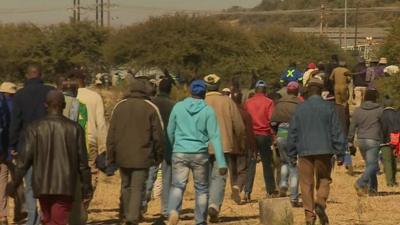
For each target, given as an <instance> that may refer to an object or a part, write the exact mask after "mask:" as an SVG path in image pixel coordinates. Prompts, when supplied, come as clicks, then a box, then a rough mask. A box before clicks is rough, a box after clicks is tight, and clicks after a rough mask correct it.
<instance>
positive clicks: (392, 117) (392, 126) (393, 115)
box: [380, 107, 400, 144]
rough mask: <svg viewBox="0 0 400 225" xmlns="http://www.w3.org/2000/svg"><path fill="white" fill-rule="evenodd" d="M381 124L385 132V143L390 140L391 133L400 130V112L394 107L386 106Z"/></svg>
mask: <svg viewBox="0 0 400 225" xmlns="http://www.w3.org/2000/svg"><path fill="white" fill-rule="evenodd" d="M380 122H381V126H382V132H383V143H384V144H386V143H389V142H390V133H395V132H399V131H400V112H399V111H397V110H395V109H394V108H390V107H388V108H385V109H384V110H383V113H382V117H381V121H380Z"/></svg>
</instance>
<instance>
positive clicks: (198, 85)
mask: <svg viewBox="0 0 400 225" xmlns="http://www.w3.org/2000/svg"><path fill="white" fill-rule="evenodd" d="M190 93H191V94H192V95H195V96H199V95H203V94H204V93H206V83H205V82H204V81H203V80H194V81H193V82H192V83H191V84H190Z"/></svg>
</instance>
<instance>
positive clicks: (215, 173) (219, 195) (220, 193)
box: [208, 157, 229, 212]
mask: <svg viewBox="0 0 400 225" xmlns="http://www.w3.org/2000/svg"><path fill="white" fill-rule="evenodd" d="M225 159H226V157H225ZM226 162H227V163H229V160H226ZM210 165H211V169H210V199H209V201H208V206H209V207H213V208H214V209H216V210H217V211H218V212H219V210H220V208H221V206H222V202H223V201H224V197H225V186H226V178H227V174H225V175H224V176H222V175H221V174H219V167H218V164H217V161H216V160H215V157H212V158H211V163H210Z"/></svg>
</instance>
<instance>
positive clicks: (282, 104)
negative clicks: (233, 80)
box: [271, 82, 301, 207]
mask: <svg viewBox="0 0 400 225" xmlns="http://www.w3.org/2000/svg"><path fill="white" fill-rule="evenodd" d="M299 87H300V86H299V84H298V83H297V82H290V83H289V84H288V86H287V95H286V96H284V97H282V98H281V99H280V100H279V101H278V102H277V104H276V108H275V110H274V112H273V114H272V119H271V121H272V122H275V123H277V127H278V132H277V143H278V149H279V155H280V157H281V161H282V166H281V180H280V183H279V188H280V196H281V197H286V192H287V191H288V189H289V191H290V202H291V203H292V206H293V207H298V206H299V174H298V170H297V167H296V166H292V165H291V164H290V161H289V158H288V151H287V141H288V139H287V138H288V130H289V125H290V121H291V119H292V117H293V115H294V112H295V110H296V108H297V105H298V104H300V103H301V101H300V99H299V97H298V94H299Z"/></svg>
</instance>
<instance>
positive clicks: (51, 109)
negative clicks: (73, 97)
mask: <svg viewBox="0 0 400 225" xmlns="http://www.w3.org/2000/svg"><path fill="white" fill-rule="evenodd" d="M45 106H46V109H47V113H49V114H53V115H54V114H55V115H62V113H63V110H64V108H65V98H64V95H63V93H62V92H61V91H57V90H52V91H49V93H48V94H47V96H46V103H45Z"/></svg>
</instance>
